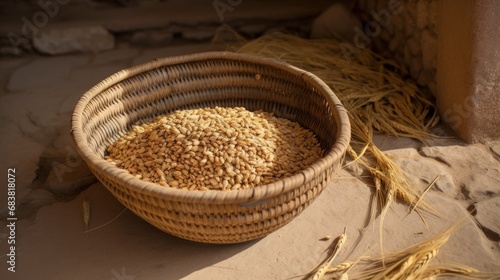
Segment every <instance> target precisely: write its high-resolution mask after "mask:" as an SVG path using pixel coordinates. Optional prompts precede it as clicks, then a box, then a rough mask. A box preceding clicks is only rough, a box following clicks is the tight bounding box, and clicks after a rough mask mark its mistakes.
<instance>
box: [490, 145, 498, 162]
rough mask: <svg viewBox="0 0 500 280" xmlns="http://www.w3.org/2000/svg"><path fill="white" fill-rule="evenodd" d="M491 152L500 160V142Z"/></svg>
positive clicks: (493, 146)
mask: <svg viewBox="0 0 500 280" xmlns="http://www.w3.org/2000/svg"><path fill="white" fill-rule="evenodd" d="M490 149H491V151H492V152H493V154H494V155H495V156H497V157H498V158H499V159H500V141H497V142H495V143H494V144H493V145H492V146H491V147H490Z"/></svg>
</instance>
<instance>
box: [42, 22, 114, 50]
mask: <svg viewBox="0 0 500 280" xmlns="http://www.w3.org/2000/svg"><path fill="white" fill-rule="evenodd" d="M33 45H34V47H35V49H36V50H37V51H39V52H41V53H46V54H52V55H56V54H64V53H72V52H100V51H105V50H109V49H112V48H113V47H114V46H115V39H114V37H113V35H112V34H111V33H109V32H108V30H106V29H104V28H103V27H101V26H79V27H67V28H61V27H59V28H52V29H42V30H40V32H38V34H37V35H36V36H35V37H34V38H33Z"/></svg>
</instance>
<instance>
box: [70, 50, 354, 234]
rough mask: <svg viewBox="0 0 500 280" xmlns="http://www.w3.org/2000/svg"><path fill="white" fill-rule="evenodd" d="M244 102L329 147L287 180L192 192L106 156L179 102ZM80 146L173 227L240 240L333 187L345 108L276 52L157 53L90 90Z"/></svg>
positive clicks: (97, 169)
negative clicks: (269, 55) (143, 176)
mask: <svg viewBox="0 0 500 280" xmlns="http://www.w3.org/2000/svg"><path fill="white" fill-rule="evenodd" d="M215 106H221V107H224V106H225V107H245V108H247V109H248V110H251V111H252V110H262V111H267V112H274V113H275V115H276V116H278V117H283V118H287V119H290V120H293V121H296V122H298V123H300V124H301V125H302V126H304V127H306V128H308V129H310V130H311V131H313V132H314V133H315V134H316V135H317V137H318V140H319V142H320V143H321V145H322V147H323V148H324V149H325V150H326V154H325V156H324V157H323V158H321V159H320V160H319V161H317V162H316V163H314V164H313V165H311V166H310V167H308V168H306V169H304V170H301V171H300V172H298V173H297V174H295V175H293V176H291V177H288V178H285V179H283V180H280V181H277V182H274V183H272V184H268V185H265V186H259V187H256V188H254V189H248V190H238V191H186V190H179V189H173V188H166V187H163V186H160V185H156V184H153V183H150V182H146V181H142V180H140V179H137V178H134V177H133V176H132V175H130V174H129V173H128V172H126V171H125V170H123V169H120V168H117V167H115V166H114V165H112V164H111V163H109V162H107V161H106V160H104V156H105V154H106V149H107V147H108V146H109V145H110V144H111V143H113V142H114V141H116V140H117V139H118V138H119V137H120V136H122V135H123V134H125V133H126V132H127V131H128V130H130V129H131V128H132V126H133V125H137V124H142V123H145V122H149V121H152V120H153V119H154V118H155V117H157V116H159V115H164V114H168V113H170V112H173V111H175V110H179V109H193V108H203V107H215ZM72 135H73V139H74V141H75V144H76V147H77V150H78V152H79V154H80V155H81V156H82V158H83V159H84V160H85V162H86V163H87V164H88V166H89V167H90V169H91V170H92V172H93V173H94V174H95V175H96V177H97V178H98V179H99V180H100V181H101V182H102V184H103V185H104V186H105V187H106V188H107V189H108V190H109V191H110V192H111V193H112V194H113V195H114V196H115V197H116V198H117V199H118V200H119V201H120V202H121V203H122V204H124V205H125V206H126V207H127V208H129V209H130V210H131V211H133V212H134V213H135V214H137V215H138V216H140V217H141V218H143V219H144V220H146V221H148V222H149V223H150V224H152V225H154V226H155V227H157V228H159V229H161V230H163V231H165V232H167V233H170V234H172V235H175V236H178V237H181V238H184V239H189V240H194V241H199V242H205V243H237V242H244V241H247V240H252V239H255V238H259V237H262V236H265V235H267V234H269V233H271V232H273V231H275V230H276V229H278V228H280V227H282V226H283V225H285V224H287V223H288V222H290V221H291V220H292V219H293V218H294V217H295V216H297V215H298V214H299V213H300V212H302V211H303V210H304V209H305V208H306V207H307V206H308V205H309V204H310V203H311V202H312V201H314V199H315V198H316V197H317V196H318V195H319V194H320V193H321V191H322V190H323V189H324V188H325V187H326V185H327V183H328V181H329V180H330V179H331V177H332V176H333V174H334V173H335V171H336V170H337V169H338V168H339V167H340V164H341V162H342V160H343V157H344V155H345V151H346V148H347V145H348V144H349V139H350V125H349V120H348V117H347V113H346V111H345V109H344V107H343V106H342V104H341V103H340V101H339V100H338V99H337V97H336V96H335V95H334V94H333V93H332V92H331V90H330V89H329V88H328V86H327V85H325V84H324V83H323V82H322V81H321V80H319V79H318V78H317V77H316V76H314V75H312V74H310V73H308V72H305V71H303V70H301V69H298V68H296V67H293V66H291V65H289V64H286V63H283V62H278V61H276V60H271V59H264V58H258V57H255V56H250V55H243V54H235V53H230V52H210V53H202V54H195V55H187V56H180V57H169V58H162V59H156V60H153V61H151V62H149V63H145V64H142V65H139V66H135V67H132V68H129V69H125V70H122V71H120V72H118V73H116V74H114V75H112V76H110V77H108V78H107V79H105V80H104V81H102V82H101V83H99V84H97V85H96V86H94V87H93V88H92V89H90V90H89V91H87V92H86V93H85V94H84V95H83V96H82V97H81V99H80V100H79V102H78V103H77V105H76V107H75V110H74V113H73V117H72Z"/></svg>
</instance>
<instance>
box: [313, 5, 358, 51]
mask: <svg viewBox="0 0 500 280" xmlns="http://www.w3.org/2000/svg"><path fill="white" fill-rule="evenodd" d="M356 27H357V28H359V29H361V28H362V26H361V21H360V20H359V19H358V18H357V17H356V16H355V15H354V14H353V13H352V12H351V11H350V10H349V9H348V8H347V7H346V6H344V5H343V4H342V3H334V4H332V5H331V6H330V7H329V8H328V9H326V10H325V11H324V12H323V13H321V15H319V16H318V17H317V18H316V19H315V20H314V22H313V23H312V26H311V38H341V39H343V40H345V41H349V42H352V41H353V40H354V36H355V34H356V31H355V28H356Z"/></svg>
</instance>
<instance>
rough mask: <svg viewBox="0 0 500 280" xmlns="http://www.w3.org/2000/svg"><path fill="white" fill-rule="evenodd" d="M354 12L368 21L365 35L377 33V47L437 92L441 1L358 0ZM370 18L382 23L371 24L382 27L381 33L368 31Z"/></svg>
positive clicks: (374, 43) (375, 34)
mask: <svg viewBox="0 0 500 280" xmlns="http://www.w3.org/2000/svg"><path fill="white" fill-rule="evenodd" d="M394 7H397V10H394ZM354 12H355V13H356V14H358V16H359V17H360V18H361V20H362V21H363V22H364V23H365V25H364V29H365V30H364V31H365V34H368V35H370V34H372V35H373V36H370V37H371V38H370V39H371V43H372V44H373V47H374V48H375V50H376V51H377V52H379V53H380V54H382V55H383V56H385V57H388V58H392V59H395V60H396V61H397V62H399V63H400V65H401V66H402V67H403V70H404V71H405V72H406V73H408V74H409V75H411V77H412V78H414V79H415V80H416V81H417V83H418V84H419V85H421V86H425V87H428V88H429V89H430V91H431V92H432V93H433V94H436V61H437V50H438V49H437V26H436V25H437V20H438V19H437V15H438V1H437V0H358V2H357V4H356V7H355V11H354ZM387 16H389V17H387ZM386 19H389V21H387V22H386ZM370 21H374V22H376V23H378V25H377V24H372V26H370V27H371V28H372V31H377V30H376V28H377V27H379V28H380V31H379V32H370V30H366V28H367V25H366V23H369V22H370Z"/></svg>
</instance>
